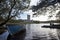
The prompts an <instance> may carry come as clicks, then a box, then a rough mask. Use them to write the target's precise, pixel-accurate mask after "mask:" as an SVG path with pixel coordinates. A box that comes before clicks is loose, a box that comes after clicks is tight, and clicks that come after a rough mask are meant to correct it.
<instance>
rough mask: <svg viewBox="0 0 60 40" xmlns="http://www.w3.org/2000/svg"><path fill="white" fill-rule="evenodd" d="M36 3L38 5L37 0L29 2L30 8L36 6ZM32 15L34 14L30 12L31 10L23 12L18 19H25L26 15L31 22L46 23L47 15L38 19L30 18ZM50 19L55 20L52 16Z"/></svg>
mask: <svg viewBox="0 0 60 40" xmlns="http://www.w3.org/2000/svg"><path fill="white" fill-rule="evenodd" d="M37 3H39V0H31V2H30V6H33V5H35V6H36V5H37ZM57 12H58V11H57ZM57 12H56V13H57ZM56 13H55V14H56ZM32 14H34V12H32V10H28V11H25V12H24V14H21V15H20V16H21V18H20V19H27V15H30V19H31V20H37V21H48V17H47V16H48V14H47V15H45V16H43V15H40V16H39V17H32ZM51 19H54V20H56V18H55V15H54V17H52V18H51Z"/></svg>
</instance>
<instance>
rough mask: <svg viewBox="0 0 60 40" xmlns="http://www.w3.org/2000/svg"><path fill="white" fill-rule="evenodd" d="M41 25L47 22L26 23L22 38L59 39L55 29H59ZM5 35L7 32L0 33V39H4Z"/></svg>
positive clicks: (25, 39) (31, 39) (34, 39)
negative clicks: (24, 33)
mask: <svg viewBox="0 0 60 40" xmlns="http://www.w3.org/2000/svg"><path fill="white" fill-rule="evenodd" d="M43 25H49V24H48V23H47V24H26V36H25V38H24V40H59V37H58V32H57V30H60V29H50V28H42V27H41V26H43ZM6 35H8V32H5V33H4V34H2V35H0V40H5V39H6V38H7V36H6ZM4 38H5V39H4ZM15 39H16V38H15ZM16 40H17V39H16Z"/></svg>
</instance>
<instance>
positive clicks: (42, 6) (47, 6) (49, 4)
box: [31, 0, 60, 19]
mask: <svg viewBox="0 0 60 40" xmlns="http://www.w3.org/2000/svg"><path fill="white" fill-rule="evenodd" d="M59 5H60V0H43V1H41V0H40V3H39V4H37V5H36V6H32V8H31V9H32V10H33V12H36V13H35V14H33V15H37V16H38V15H48V17H49V19H50V18H51V17H53V16H54V15H57V14H56V11H57V10H60V6H59ZM47 13H48V14H47ZM55 17H56V16H55Z"/></svg>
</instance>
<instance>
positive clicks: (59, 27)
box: [42, 24, 60, 29]
mask: <svg viewBox="0 0 60 40" xmlns="http://www.w3.org/2000/svg"><path fill="white" fill-rule="evenodd" d="M42 27H43V28H56V29H60V24H58V25H43V26H42Z"/></svg>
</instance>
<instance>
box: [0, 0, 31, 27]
mask: <svg viewBox="0 0 60 40" xmlns="http://www.w3.org/2000/svg"><path fill="white" fill-rule="evenodd" d="M29 2H30V1H29V0H0V18H2V19H4V21H3V22H1V23H0V26H2V25H4V24H6V23H7V22H8V21H9V20H10V19H12V18H14V17H18V15H19V14H21V13H22V11H23V10H25V9H27V8H28V6H29Z"/></svg>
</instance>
